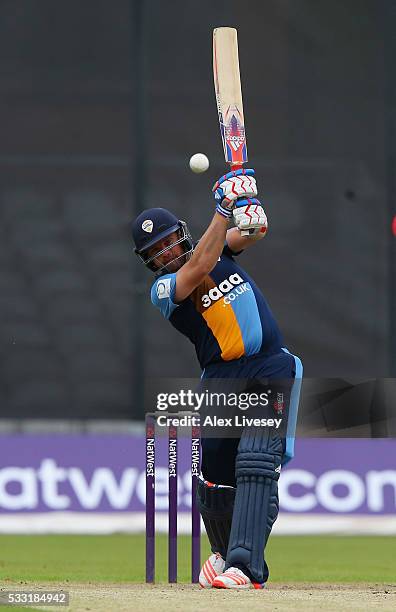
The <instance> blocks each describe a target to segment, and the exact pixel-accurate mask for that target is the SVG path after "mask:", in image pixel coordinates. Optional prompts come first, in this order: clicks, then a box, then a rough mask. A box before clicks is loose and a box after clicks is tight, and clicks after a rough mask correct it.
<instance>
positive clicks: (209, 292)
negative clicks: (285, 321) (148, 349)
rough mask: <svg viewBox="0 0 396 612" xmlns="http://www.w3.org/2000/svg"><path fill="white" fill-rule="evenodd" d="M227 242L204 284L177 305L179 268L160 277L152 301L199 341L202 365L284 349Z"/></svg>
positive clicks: (267, 310) (273, 323)
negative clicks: (176, 292) (177, 273)
mask: <svg viewBox="0 0 396 612" xmlns="http://www.w3.org/2000/svg"><path fill="white" fill-rule="evenodd" d="M233 256H234V253H233V252H232V251H231V249H230V248H229V247H228V246H227V245H225V247H224V249H223V252H222V254H221V256H220V258H219V261H218V262H217V264H216V265H215V267H214V268H213V270H212V271H211V272H210V274H208V275H207V276H206V277H205V278H204V280H203V281H202V283H201V284H200V285H199V286H198V287H197V288H196V289H194V291H193V292H192V293H191V294H190V295H189V296H188V297H187V298H186V299H185V300H183V301H182V302H180V303H179V304H175V302H174V295H175V289H176V273H170V274H164V275H163V276H160V277H159V278H157V280H156V281H155V282H154V284H153V286H152V289H151V301H152V303H153V304H154V305H155V306H157V307H158V308H159V309H160V311H161V313H162V314H163V316H164V317H165V318H166V319H168V320H169V321H170V323H171V324H172V325H173V327H175V328H176V329H177V330H178V331H179V332H181V333H182V334H184V335H185V336H187V338H189V339H190V340H191V342H192V343H193V344H194V346H195V350H196V353H197V357H198V360H199V363H200V365H201V368H202V369H204V368H205V367H206V366H207V365H209V364H211V363H216V362H222V361H232V360H233V359H239V358H240V357H243V356H249V355H255V354H256V353H261V352H265V353H267V352H268V353H273V352H274V353H275V352H280V351H281V348H282V346H283V340H282V336H281V334H280V331H279V328H278V325H277V323H276V321H275V319H274V316H273V314H272V312H271V310H270V308H269V306H268V304H267V302H266V300H265V298H264V296H263V294H262V293H261V291H260V289H259V288H258V287H257V285H256V284H255V283H254V281H253V280H252V279H251V278H250V276H249V275H248V274H247V273H246V272H245V270H243V269H242V268H241V267H240V266H238V265H237V264H236V263H235V260H234V257H233Z"/></svg>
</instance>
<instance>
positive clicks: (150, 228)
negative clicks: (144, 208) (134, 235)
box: [142, 219, 154, 234]
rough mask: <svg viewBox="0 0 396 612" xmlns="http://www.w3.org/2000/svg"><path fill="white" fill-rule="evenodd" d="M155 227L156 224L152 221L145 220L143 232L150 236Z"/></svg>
mask: <svg viewBox="0 0 396 612" xmlns="http://www.w3.org/2000/svg"><path fill="white" fill-rule="evenodd" d="M153 227H154V224H153V222H152V221H151V219H145V220H144V221H143V223H142V230H143V231H144V232H147V233H148V234H151V232H152V231H153Z"/></svg>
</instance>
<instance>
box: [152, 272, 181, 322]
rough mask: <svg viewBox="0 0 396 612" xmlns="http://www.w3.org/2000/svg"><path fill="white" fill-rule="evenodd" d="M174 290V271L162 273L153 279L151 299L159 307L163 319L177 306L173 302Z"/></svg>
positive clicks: (167, 317)
mask: <svg viewBox="0 0 396 612" xmlns="http://www.w3.org/2000/svg"><path fill="white" fill-rule="evenodd" d="M175 291H176V273H174V274H164V276H160V277H159V278H157V280H156V281H155V283H154V285H153V286H152V287H151V301H152V303H153V304H154V306H157V308H159V309H160V311H161V314H162V315H163V316H164V317H165V319H169V317H170V316H171V314H172V312H173V311H174V310H175V309H176V308H177V307H178V306H179V304H175V303H174V301H173V300H174V297H175Z"/></svg>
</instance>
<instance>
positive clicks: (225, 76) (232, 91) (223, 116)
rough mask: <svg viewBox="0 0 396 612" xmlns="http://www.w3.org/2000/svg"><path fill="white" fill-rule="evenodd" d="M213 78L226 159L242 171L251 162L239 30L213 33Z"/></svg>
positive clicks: (222, 29)
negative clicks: (240, 70) (242, 82)
mask: <svg viewBox="0 0 396 612" xmlns="http://www.w3.org/2000/svg"><path fill="white" fill-rule="evenodd" d="M213 78H214V86H215V94H216V102H217V111H218V114H219V123H220V133H221V138H222V141H223V149H224V157H225V160H226V162H228V163H230V164H231V166H232V167H240V166H242V164H244V163H245V162H247V159H248V158H247V145H246V134H245V120H244V116H243V103H242V90H241V78H240V74H239V57H238V38H237V31H236V29H235V28H216V29H215V30H213Z"/></svg>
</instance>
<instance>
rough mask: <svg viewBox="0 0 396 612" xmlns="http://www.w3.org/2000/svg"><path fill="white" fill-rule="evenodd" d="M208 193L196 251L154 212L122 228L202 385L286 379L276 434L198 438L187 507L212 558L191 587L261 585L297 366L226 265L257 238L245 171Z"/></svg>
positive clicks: (254, 296)
mask: <svg viewBox="0 0 396 612" xmlns="http://www.w3.org/2000/svg"><path fill="white" fill-rule="evenodd" d="M213 194H214V198H215V213H214V216H213V219H212V220H211V222H210V224H209V226H208V228H207V229H206V231H205V233H204V234H203V236H202V237H201V239H200V240H199V241H198V243H197V244H196V245H194V243H193V241H192V238H191V235H190V232H189V230H188V227H187V224H186V223H185V222H184V221H181V220H179V219H178V218H177V217H175V215H173V214H172V213H171V212H169V211H168V210H166V209H164V208H151V209H149V210H145V211H143V212H142V213H141V214H140V215H139V216H138V217H137V218H136V219H135V221H134V222H133V226H132V232H133V239H134V242H135V247H136V248H135V252H136V253H137V255H138V256H139V257H140V259H141V260H142V262H143V263H144V264H145V265H146V266H147V267H148V268H149V269H150V270H151V271H152V272H154V274H155V277H156V278H155V281H154V284H153V286H152V289H151V301H152V303H153V304H154V306H156V307H157V308H159V310H160V311H161V313H162V315H163V316H164V317H165V319H167V320H168V321H169V322H170V323H171V324H172V325H173V327H175V328H176V329H177V330H178V331H179V332H181V333H182V334H184V335H185V336H187V337H188V338H189V339H190V340H191V342H192V343H193V344H194V346H195V351H196V354H197V357H198V360H199V363H200V366H201V368H202V379H203V381H205V380H208V379H211V378H212V379H230V380H231V379H232V380H236V379H237V380H239V379H241V380H243V381H246V385H247V388H248V386H249V381H257V380H260V379H265V380H271V379H288V380H290V381H291V387H290V394H289V396H288V399H287V401H288V415H289V416H288V424H287V431H286V433H285V435H280V434H279V433H277V432H276V431H274V429H273V428H270V427H255V428H251V427H245V428H243V429H242V432H241V434H240V436H239V438H238V439H235V438H227V437H221V438H218V437H214V438H211V437H208V438H203V439H202V466H201V477H200V480H199V484H198V490H197V500H196V503H197V504H198V507H199V511H200V513H201V516H202V519H203V521H204V524H205V527H206V531H207V535H208V538H209V541H210V545H211V550H212V554H211V556H210V557H209V559H208V560H207V561H206V562H205V563H204V565H203V567H202V570H201V573H200V577H199V582H200V585H201V587H203V588H217V589H249V588H255V589H261V588H263V587H264V585H265V583H266V581H267V580H268V576H269V570H268V566H267V563H266V561H265V559H264V549H265V546H266V543H267V541H268V538H269V535H270V533H271V529H272V526H273V524H274V522H275V520H276V518H277V515H278V508H279V503H278V479H279V475H280V470H281V466H282V465H284V464H285V463H286V462H287V461H288V460H290V459H291V457H292V456H293V454H294V434H295V425H296V418H297V410H298V401H299V390H300V381H301V377H302V365H301V361H300V359H299V358H298V357H296V356H294V355H292V354H291V353H289V351H288V350H287V349H286V348H285V347H284V343H283V340H282V336H281V333H280V331H279V328H278V325H277V323H276V321H275V319H274V316H273V314H272V312H271V310H270V308H269V306H268V304H267V302H266V300H265V298H264V296H263V294H262V292H261V291H260V289H259V288H258V287H257V285H256V284H255V283H254V281H253V280H252V279H251V278H250V276H249V275H248V274H247V273H246V272H245V271H244V269H243V268H241V267H240V266H239V265H238V264H237V263H236V261H235V257H236V256H237V255H239V254H240V253H242V252H243V251H244V250H245V249H247V248H250V247H251V246H253V245H257V244H258V243H259V242H260V241H261V239H262V238H263V237H264V236H265V235H266V232H267V217H266V215H265V212H264V210H263V208H262V206H261V204H260V202H259V200H258V199H257V186H256V180H255V177H254V170H248V169H246V170H245V169H238V170H234V171H232V172H229V173H228V174H225V175H224V176H222V177H221V178H220V179H219V180H218V181H217V182H216V183H215V185H214V187H213ZM231 221H233V222H234V225H235V227H231V228H230V222H231ZM193 503H194V500H193Z"/></svg>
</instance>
